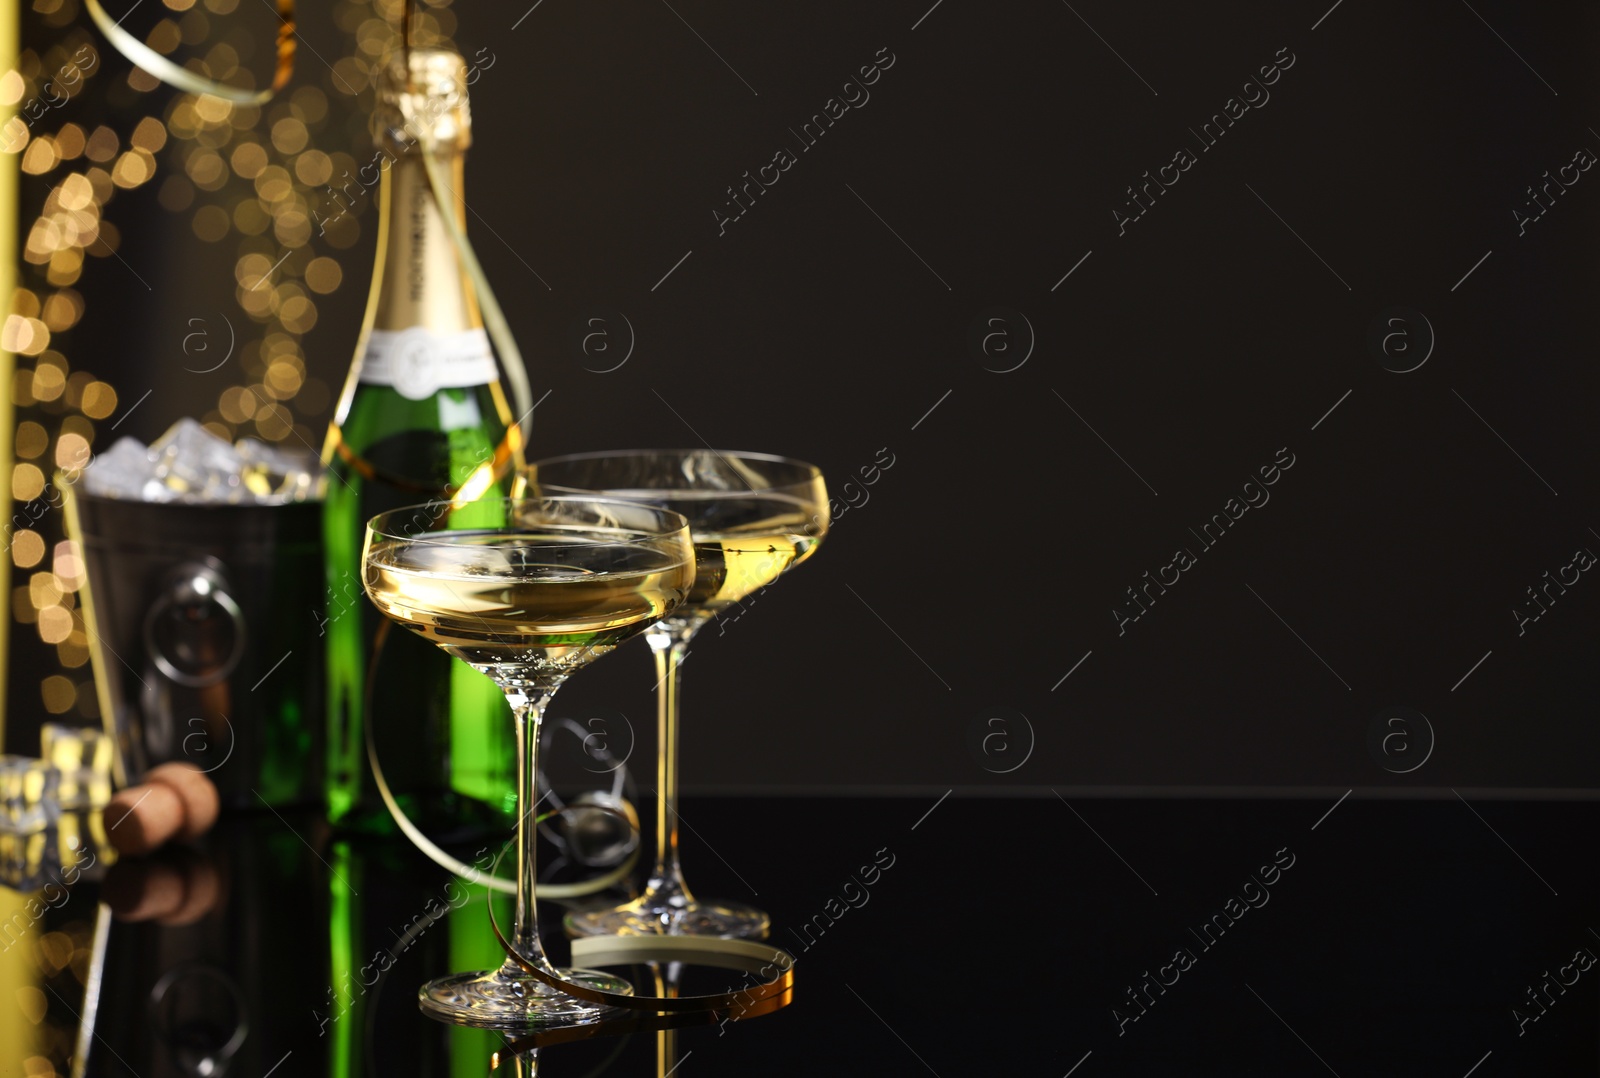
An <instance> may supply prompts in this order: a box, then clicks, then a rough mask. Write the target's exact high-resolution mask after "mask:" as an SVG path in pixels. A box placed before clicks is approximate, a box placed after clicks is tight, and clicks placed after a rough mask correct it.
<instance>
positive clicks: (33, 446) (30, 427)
mask: <svg viewBox="0 0 1600 1078" xmlns="http://www.w3.org/2000/svg"><path fill="white" fill-rule="evenodd" d="M49 445H50V435H48V434H46V433H45V429H44V428H43V427H41V426H40V425H39V424H37V423H35V422H34V421H33V420H31V419H27V420H24V421H23V422H21V423H18V424H17V456H19V457H21V458H22V459H23V460H32V459H33V458H34V457H37V456H39V454H41V453H43V452H44V451H45V449H46V448H48V447H49Z"/></svg>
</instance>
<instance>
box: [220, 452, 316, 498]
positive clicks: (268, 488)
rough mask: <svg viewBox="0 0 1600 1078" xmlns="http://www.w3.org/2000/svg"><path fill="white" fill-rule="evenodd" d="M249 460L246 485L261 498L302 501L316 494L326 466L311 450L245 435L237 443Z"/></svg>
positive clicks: (245, 478)
mask: <svg viewBox="0 0 1600 1078" xmlns="http://www.w3.org/2000/svg"><path fill="white" fill-rule="evenodd" d="M234 448H235V449H236V450H238V452H239V456H240V457H241V458H243V460H244V462H245V472H244V481H245V486H247V487H248V488H249V489H250V492H251V493H252V494H254V495H255V496H256V500H257V501H271V502H277V501H298V500H300V499H302V498H305V497H308V496H310V495H312V494H313V493H314V491H315V490H316V487H317V483H318V479H319V476H320V475H321V472H322V465H321V463H320V462H319V461H318V460H317V458H316V456H315V455H313V454H312V453H311V451H310V450H306V449H296V448H284V447H282V446H276V445H269V444H268V443H266V442H262V441H257V440H256V439H254V438H241V439H239V441H238V442H237V443H236V444H235V445H234Z"/></svg>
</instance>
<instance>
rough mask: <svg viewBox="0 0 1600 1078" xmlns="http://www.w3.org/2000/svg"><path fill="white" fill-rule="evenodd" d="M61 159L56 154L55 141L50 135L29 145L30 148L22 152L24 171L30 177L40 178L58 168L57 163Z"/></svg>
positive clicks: (39, 138) (42, 136)
mask: <svg viewBox="0 0 1600 1078" xmlns="http://www.w3.org/2000/svg"><path fill="white" fill-rule="evenodd" d="M60 160H61V157H60V155H59V154H57V153H56V145H55V140H54V139H52V138H51V137H50V136H49V135H41V136H39V137H38V138H36V139H34V140H33V141H32V142H30V143H28V148H27V149H26V150H23V151H22V171H24V172H26V173H28V175H30V176H40V175H43V174H44V173H46V172H49V171H50V170H51V169H53V168H55V167H56V162H58V161H60Z"/></svg>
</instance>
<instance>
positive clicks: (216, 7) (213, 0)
mask: <svg viewBox="0 0 1600 1078" xmlns="http://www.w3.org/2000/svg"><path fill="white" fill-rule="evenodd" d="M238 6H239V0H206V9H207V10H208V11H211V12H214V13H215V14H218V15H230V14H232V13H233V9H234V8H236V7H238Z"/></svg>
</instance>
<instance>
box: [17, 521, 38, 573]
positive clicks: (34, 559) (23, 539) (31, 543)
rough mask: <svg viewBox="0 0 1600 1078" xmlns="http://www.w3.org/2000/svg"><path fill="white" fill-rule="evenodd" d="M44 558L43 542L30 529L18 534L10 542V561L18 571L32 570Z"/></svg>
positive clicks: (36, 533)
mask: <svg viewBox="0 0 1600 1078" xmlns="http://www.w3.org/2000/svg"><path fill="white" fill-rule="evenodd" d="M43 557H44V540H43V539H41V538H40V537H39V533H38V532H36V531H33V530H31V529H26V530H23V531H20V532H18V533H17V534H16V535H15V536H14V537H13V538H12V540H11V561H12V563H13V564H15V565H16V567H17V568H19V569H32V568H33V567H34V566H35V565H38V564H39V561H40V559H42V558H43Z"/></svg>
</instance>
